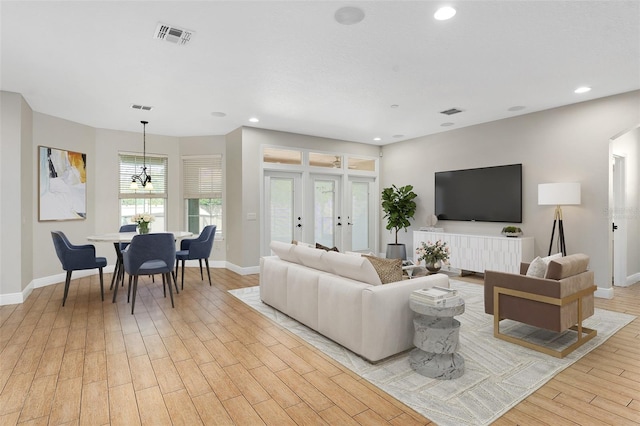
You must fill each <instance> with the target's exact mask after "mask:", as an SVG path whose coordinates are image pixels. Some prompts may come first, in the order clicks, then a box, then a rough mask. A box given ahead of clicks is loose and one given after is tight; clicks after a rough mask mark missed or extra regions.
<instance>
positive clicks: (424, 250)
mask: <svg viewBox="0 0 640 426" xmlns="http://www.w3.org/2000/svg"><path fill="white" fill-rule="evenodd" d="M416 254H417V255H418V262H420V261H423V260H424V263H425V267H426V268H427V270H428V271H429V272H438V271H439V270H440V268H442V264H443V263H445V264H446V263H448V261H449V254H450V253H449V247H447V243H443V242H442V241H440V240H438V241H436V242H435V243H433V244H432V243H431V242H430V241H429V242H426V243H425V242H424V241H423V242H421V243H420V247H418V248H417V249H416Z"/></svg>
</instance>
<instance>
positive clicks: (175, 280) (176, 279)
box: [169, 271, 180, 294]
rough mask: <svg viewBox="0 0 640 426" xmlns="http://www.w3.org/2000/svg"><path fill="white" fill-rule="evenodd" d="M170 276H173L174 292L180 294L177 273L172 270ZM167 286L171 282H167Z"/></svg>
mask: <svg viewBox="0 0 640 426" xmlns="http://www.w3.org/2000/svg"><path fill="white" fill-rule="evenodd" d="M171 276H172V277H173V284H174V285H175V286H176V294H180V292H179V291H178V274H177V273H174V272H173V271H172V272H171ZM169 287H171V283H169Z"/></svg>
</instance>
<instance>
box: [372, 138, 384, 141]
mask: <svg viewBox="0 0 640 426" xmlns="http://www.w3.org/2000/svg"><path fill="white" fill-rule="evenodd" d="M373 140H374V141H376V142H378V141H381V140H382V138H373Z"/></svg>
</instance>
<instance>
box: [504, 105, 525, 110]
mask: <svg viewBox="0 0 640 426" xmlns="http://www.w3.org/2000/svg"><path fill="white" fill-rule="evenodd" d="M525 108H526V106H522V105H516V106H512V107H511V108H508V109H507V111H522V110H523V109H525Z"/></svg>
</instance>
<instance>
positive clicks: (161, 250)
mask: <svg viewBox="0 0 640 426" xmlns="http://www.w3.org/2000/svg"><path fill="white" fill-rule="evenodd" d="M175 258H176V243H175V237H174V236H173V234H171V233H168V232H165V233H156V234H144V235H135V236H134V237H133V239H132V240H131V243H130V244H129V247H127V248H126V249H125V250H124V251H123V252H122V262H123V264H124V270H125V272H126V273H127V274H129V288H128V291H127V302H129V298H130V296H131V289H132V281H133V300H132V301H131V313H132V314H133V310H134V308H135V305H136V293H137V292H138V277H139V276H140V275H155V274H163V279H162V288H163V290H164V296H165V297H166V296H167V290H166V286H165V284H166V283H168V284H169V296H170V297H171V307H174V304H173V292H172V290H171V280H172V279H173V282H174V284H175V286H176V292H177V291H178V284H177V283H176V282H175V277H174V276H173V259H175ZM117 293H118V286H116V287H115V290H114V292H113V301H114V302H115V300H116V294H117Z"/></svg>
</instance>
